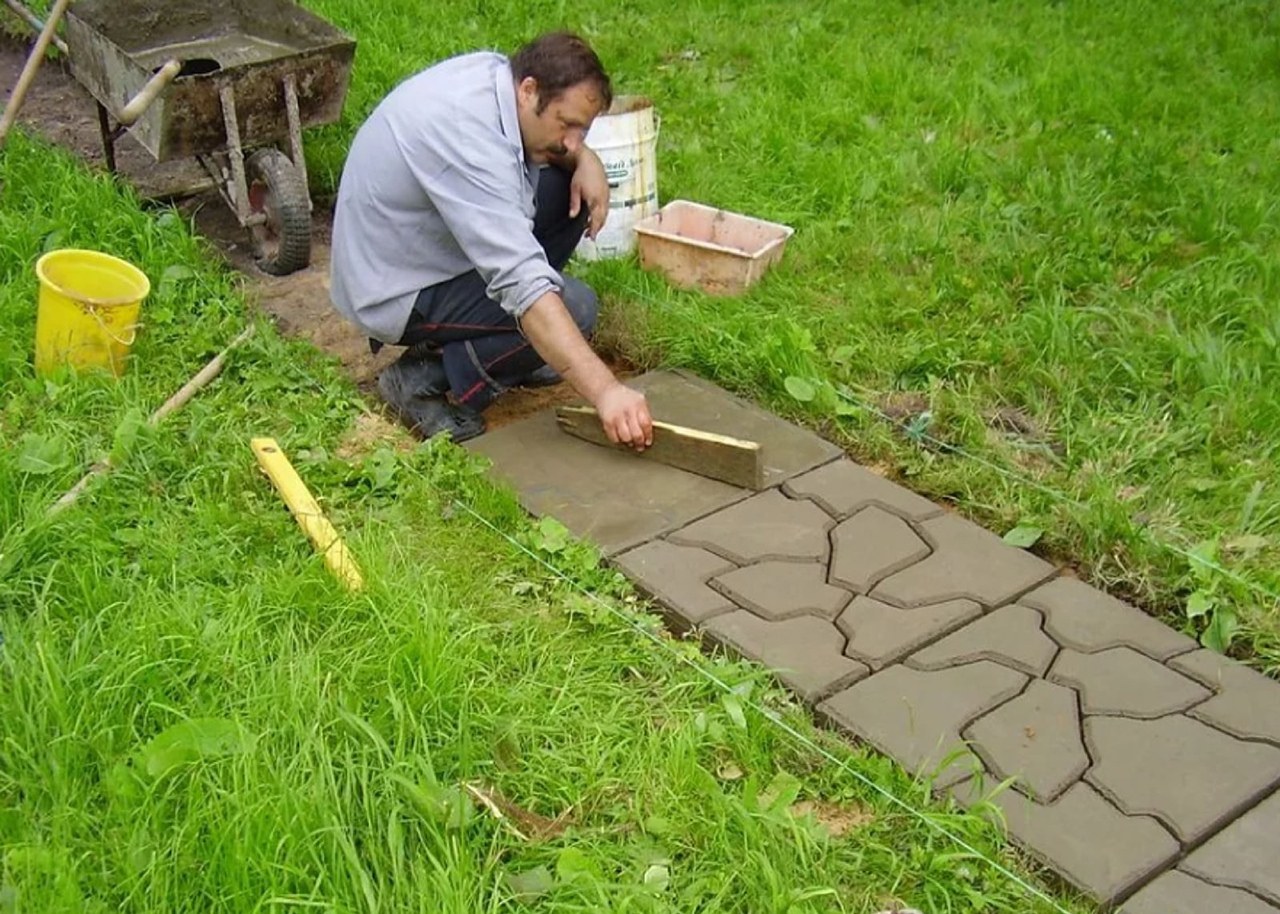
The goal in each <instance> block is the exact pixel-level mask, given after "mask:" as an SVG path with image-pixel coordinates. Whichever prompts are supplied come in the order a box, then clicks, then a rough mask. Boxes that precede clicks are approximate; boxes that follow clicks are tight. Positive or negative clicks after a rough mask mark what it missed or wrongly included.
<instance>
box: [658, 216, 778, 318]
mask: <svg viewBox="0 0 1280 914" xmlns="http://www.w3.org/2000/svg"><path fill="white" fill-rule="evenodd" d="M635 231H636V240H637V249H638V253H639V256H640V265H641V266H643V267H645V268H646V269H656V270H659V271H660V272H662V273H663V274H664V275H665V276H666V277H667V279H668V280H669V281H670V282H671V283H672V284H673V285H676V286H679V287H681V288H686V289H689V288H697V289H702V290H703V291H704V292H707V293H709V294H711V295H738V294H741V293H742V292H744V291H746V289H747V288H749V287H750V286H751V285H753V284H754V283H756V282H757V281H759V279H760V277H761V276H763V275H764V274H765V272H766V271H767V270H768V269H769V267H771V266H772V265H773V264H775V263H777V262H778V260H779V259H780V258H781V257H782V251H783V248H784V247H785V246H786V243H787V239H788V238H790V237H791V235H792V234H793V233H794V231H795V230H794V229H792V228H791V227H790V226H787V225H781V224H779V223H777V222H766V221H764V220H763V219H755V218H753V217H751V216H744V215H741V214H740V213H731V212H728V211H726V210H722V209H716V208H715V207H712V206H704V205H703V204H701V203H694V202H692V201H690V200H672V201H671V202H670V203H668V204H667V205H666V206H664V207H663V208H662V209H661V210H659V211H658V213H657V214H656V215H654V216H651V217H649V218H648V219H644V220H642V221H641V222H638V223H637V224H636V227H635Z"/></svg>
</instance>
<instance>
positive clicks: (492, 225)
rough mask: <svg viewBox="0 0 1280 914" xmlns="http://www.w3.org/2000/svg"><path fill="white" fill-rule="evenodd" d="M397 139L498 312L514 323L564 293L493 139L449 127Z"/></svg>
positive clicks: (508, 157)
mask: <svg viewBox="0 0 1280 914" xmlns="http://www.w3.org/2000/svg"><path fill="white" fill-rule="evenodd" d="M434 127H435V125H433V128H434ZM397 139H398V141H399V142H400V143H401V146H402V151H403V153H404V156H405V160H406V161H407V162H408V164H409V167H410V169H411V171H412V172H413V175H414V177H415V179H416V180H417V181H418V183H419V184H420V185H421V187H422V189H423V191H424V192H425V193H426V194H427V196H428V197H429V198H430V199H431V202H432V203H433V204H434V205H435V207H436V210H437V211H438V212H439V214H440V218H441V219H442V220H443V222H444V223H445V225H446V226H447V227H448V229H449V232H450V233H451V234H452V235H453V237H454V239H455V240H456V241H457V244H458V246H459V248H461V249H462V252H463V253H464V254H465V255H466V256H467V258H468V259H469V260H470V261H471V263H472V264H473V265H474V266H475V269H476V271H477V272H479V274H480V276H481V277H482V278H483V279H484V281H485V286H486V290H487V292H488V294H489V297H490V298H492V299H493V300H494V301H496V302H498V304H499V305H501V306H502V309H503V310H504V311H506V312H507V313H509V314H511V315H512V316H513V317H515V318H517V319H518V318H520V317H521V316H522V315H523V314H524V312H525V311H527V310H528V309H529V307H530V306H531V305H532V304H533V303H534V302H535V301H537V300H538V299H539V298H541V297H542V296H543V295H545V294H546V293H548V292H553V291H554V292H557V293H562V292H563V291H564V289H563V283H564V281H563V279H562V278H561V277H560V274H559V273H557V272H556V271H555V270H554V269H553V268H552V267H551V265H550V264H549V263H548V262H547V256H546V252H545V251H543V249H542V245H541V244H539V243H538V240H537V239H536V238H535V237H534V235H533V223H532V220H531V219H530V218H529V216H528V215H527V214H526V213H525V211H524V209H523V208H522V207H521V205H520V201H521V197H522V195H523V194H525V193H526V190H525V183H524V177H523V175H522V174H521V165H520V162H519V160H518V159H517V158H516V155H515V153H514V152H513V150H512V149H511V147H510V146H509V145H508V143H507V140H506V138H505V137H504V136H503V135H502V133H501V132H500V131H498V130H496V129H485V128H483V127H479V128H478V127H477V126H476V125H474V124H466V123H462V124H458V123H455V124H453V125H450V126H449V127H448V128H445V129H440V130H438V132H435V133H434V135H433V136H431V137H427V136H425V135H422V134H418V135H412V136H408V137H403V138H397Z"/></svg>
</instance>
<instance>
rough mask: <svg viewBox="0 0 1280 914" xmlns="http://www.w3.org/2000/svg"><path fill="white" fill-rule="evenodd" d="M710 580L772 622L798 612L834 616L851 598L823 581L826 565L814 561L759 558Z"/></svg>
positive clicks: (825, 575)
mask: <svg viewBox="0 0 1280 914" xmlns="http://www.w3.org/2000/svg"><path fill="white" fill-rule="evenodd" d="M713 583H714V586H715V587H716V589H717V590H719V591H720V592H722V593H724V594H726V595H728V596H729V598H730V599H732V600H733V602H735V603H737V604H738V605H739V606H741V607H742V608H743V609H749V610H751V611H752V612H753V613H755V614H756V615H758V616H760V617H761V618H764V619H768V620H770V621H774V622H776V621H778V620H779V619H789V618H791V617H792V616H802V615H816V616H821V617H822V618H824V619H832V620H834V619H835V617H836V616H838V615H840V610H842V609H844V607H845V604H846V603H848V602H849V600H850V599H851V598H852V594H850V593H849V592H848V591H847V590H842V589H841V588H839V587H832V586H831V585H830V584H828V583H827V567H826V566H825V565H820V564H818V563H817V562H760V563H758V564H755V565H748V566H747V567H746V568H739V569H737V570H736V571H730V572H729V573H727V574H723V575H721V576H720V577H718V578H716V579H715V581H714V582H713Z"/></svg>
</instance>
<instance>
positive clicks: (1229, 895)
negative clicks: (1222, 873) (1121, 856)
mask: <svg viewBox="0 0 1280 914" xmlns="http://www.w3.org/2000/svg"><path fill="white" fill-rule="evenodd" d="M1277 910H1280V909H1278V908H1273V907H1272V906H1271V905H1269V904H1267V903H1266V902H1265V901H1262V900H1261V899H1258V898H1255V897H1254V896H1252V895H1250V894H1249V893H1248V892H1242V891H1240V890H1239V889H1226V888H1223V887H1222V886H1217V885H1210V884H1209V883H1207V882H1202V881H1201V880H1199V879H1196V878H1195V877H1194V876H1188V875H1187V874H1186V873H1182V872H1179V871H1178V870H1170V871H1169V872H1167V873H1165V874H1163V875H1161V876H1159V877H1157V878H1156V881H1155V882H1153V883H1151V884H1150V885H1149V886H1147V887H1146V888H1144V889H1143V890H1142V891H1141V892H1139V893H1138V894H1137V895H1134V896H1133V897H1132V898H1130V899H1129V900H1128V901H1126V902H1125V903H1124V904H1123V905H1122V906H1121V908H1120V912H1119V914H1276V912H1277Z"/></svg>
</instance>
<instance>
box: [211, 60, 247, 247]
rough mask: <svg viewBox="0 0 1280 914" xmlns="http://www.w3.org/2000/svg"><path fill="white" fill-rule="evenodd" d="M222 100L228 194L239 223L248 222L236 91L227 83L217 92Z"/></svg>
mask: <svg viewBox="0 0 1280 914" xmlns="http://www.w3.org/2000/svg"><path fill="white" fill-rule="evenodd" d="M219 98H220V99H221V100H222V123H223V126H224V127H225V128H226V131H227V153H228V156H229V158H230V159H231V187H230V188H229V189H228V190H229V194H228V195H229V196H230V198H231V200H232V202H233V204H234V207H233V208H234V209H235V211H236V218H237V219H239V220H240V224H241V225H244V226H247V225H248V224H249V217H250V215H251V214H250V212H249V185H248V184H247V183H246V182H245V177H244V150H243V149H242V148H241V147H240V124H239V123H238V122H237V120H236V93H235V90H234V89H233V88H232V87H231V86H229V85H227V86H223V87H222V91H221V92H220V93H219Z"/></svg>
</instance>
